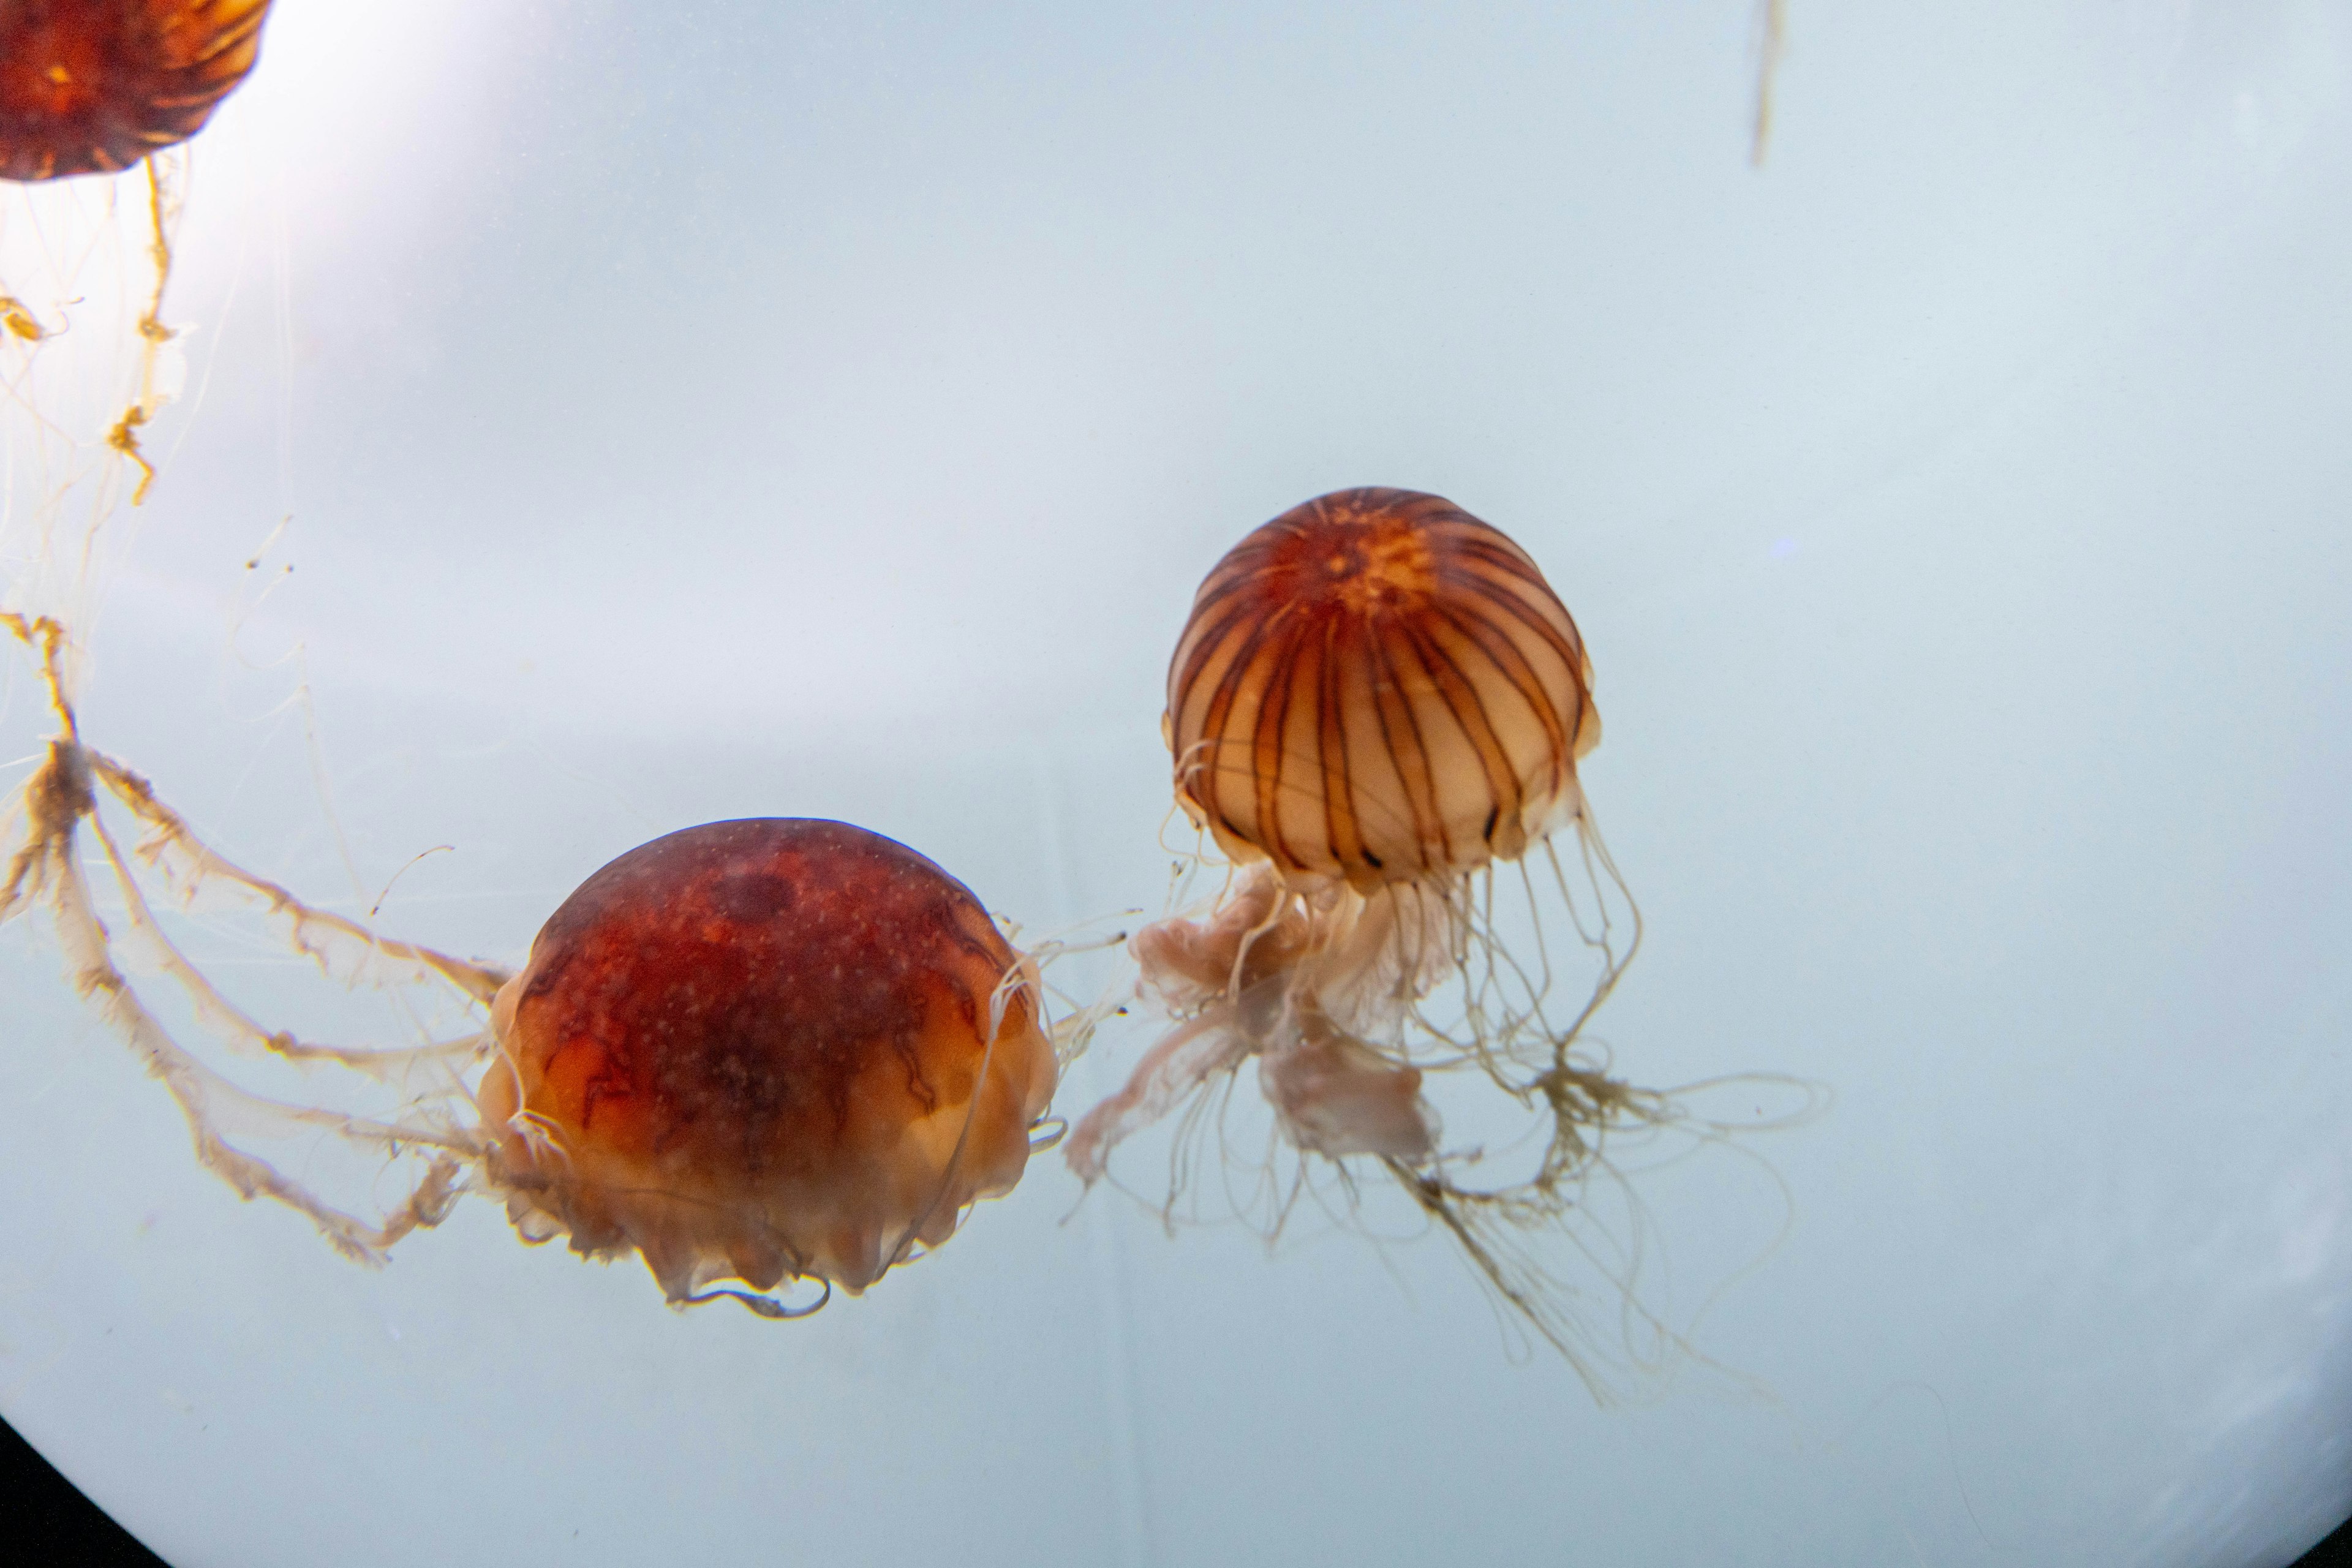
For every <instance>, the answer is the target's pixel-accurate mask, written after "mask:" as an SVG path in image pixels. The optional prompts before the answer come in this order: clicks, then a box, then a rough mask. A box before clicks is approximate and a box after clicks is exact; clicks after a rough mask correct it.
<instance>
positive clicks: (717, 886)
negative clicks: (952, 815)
mask: <svg viewBox="0 0 2352 1568" xmlns="http://www.w3.org/2000/svg"><path fill="white" fill-rule="evenodd" d="M1042 994H1043V983H1042V981H1041V980H1040V978H1039V976H1038V971H1037V965H1036V961H1035V959H1034V957H1030V956H1027V955H1024V954H1022V953H1019V952H1015V951H1014V950H1013V947H1012V946H1011V944H1010V943H1009V942H1007V941H1006V940H1005V937H1004V935H1003V932H1002V931H999V930H998V929H997V927H996V925H995V924H994V923H993V922H992V921H991V920H990V919H989V917H988V914H987V912H986V911H985V910H982V907H981V904H980V900H977V899H975V898H974V897H972V895H971V890H970V889H967V888H965V887H964V885H963V884H962V883H961V882H959V881H957V880H956V879H954V878H952V877H950V876H949V875H948V874H947V873H946V872H945V871H942V870H941V869H940V868H939V867H938V866H936V865H934V864H932V863H931V862H930V861H929V860H927V859H925V858H923V857H922V856H920V855H919V854H917V853H915V851H913V850H912V849H909V848H908V847H906V846H905V845H903V844H898V843H896V842H894V841H892V840H890V839H888V838H885V837H882V836H880V835H879V834H876V833H869V832H867V831H866V830H865V829H864V828H860V827H853V826H849V825H847V824H845V823H840V822H820V821H801V820H792V819H782V820H775V819H771V820H761V821H747V822H719V823H711V824H708V825H706V826H701V827H690V828H688V829H686V830H684V831H683V832H678V833H673V834H671V835H669V836H668V837H665V838H657V839H656V840H654V841H653V842H652V843H650V844H647V845H646V846H644V847H641V848H637V849H633V850H631V851H630V852H629V853H628V854H626V855H624V856H622V857H621V858H619V859H617V860H615V861H614V862H613V863H612V864H611V865H609V866H607V867H605V868H604V869H603V870H601V871H599V872H597V873H596V874H595V875H594V876H593V877H591V878H589V879H588V880H587V881H586V882H584V883H583V884H582V885H581V887H580V889H579V890H578V891H577V892H575V893H573V894H572V897H571V898H569V899H567V900H564V902H563V904H562V907H561V908H559V909H558V910H556V911H555V913H554V915H553V916H552V917H551V918H550V920H549V921H548V922H547V925H546V926H545V928H544V929H542V930H541V931H540V933H539V938H538V940H537V941H536V942H533V943H532V944H531V951H530V963H528V964H526V965H525V966H524V968H523V970H522V972H521V973H519V974H517V975H516V976H515V977H514V978H513V979H512V980H510V981H509V982H507V983H506V984H505V985H504V986H503V987H502V988H501V989H500V990H499V994H498V997H497V1002H496V1005H495V1006H494V1008H493V1010H492V1017H493V1020H494V1029H493V1037H494V1038H495V1039H496V1041H497V1055H496V1058H495V1059H494V1060H493V1061H492V1063H491V1065H490V1067H489V1069H488V1073H487V1074H486V1076H485V1078H484V1079H483V1080H482V1085H481V1090H480V1093H479V1095H478V1111H479V1116H480V1125H481V1127H482V1128H483V1129H485V1130H486V1132H487V1133H488V1136H489V1137H490V1139H491V1142H489V1143H488V1146H487V1148H486V1150H485V1159H484V1176H485V1179H486V1181H487V1182H488V1184H489V1186H490V1187H491V1188H492V1189H493V1190H494V1191H497V1192H499V1193H501V1194H504V1195H505V1197H506V1202H507V1212H508V1214H509V1217H511V1218H512V1220H513V1222H514V1225H515V1227H516V1228H517V1230H519V1231H520V1233H521V1234H522V1235H523V1236H524V1237H526V1238H529V1239H531V1240H543V1239H546V1238H549V1237H553V1236H556V1235H559V1234H565V1233H568V1234H569V1235H570V1237H571V1238H572V1247H573V1248H574V1249H576V1250H578V1251H580V1252H582V1253H584V1254H588V1255H590V1256H611V1255H614V1254H616V1253H625V1252H630V1251H634V1252H636V1253H638V1254H640V1255H641V1256H642V1257H643V1258H644V1259H645V1261H646V1267H647V1268H650V1269H651V1270H652V1271H653V1274H654V1277H655V1279H656V1280H658V1281H659V1282H660V1284H661V1286H662V1289H663V1290H664V1291H665V1292H666V1293H667V1296H668V1298H669V1300H672V1301H673V1302H679V1303H685V1302H692V1301H696V1300H702V1299H704V1298H705V1293H706V1290H707V1288H709V1286H710V1285H711V1284H712V1283H713V1282H714V1281H716V1280H720V1279H737V1280H741V1281H743V1282H744V1283H745V1284H746V1285H748V1286H750V1287H751V1289H754V1290H765V1289H772V1288H773V1287H774V1286H775V1285H776V1284H777V1283H778V1282H779V1281H780V1280H782V1279H784V1278H785V1277H787V1276H791V1277H793V1278H795V1279H816V1280H819V1281H821V1282H823V1283H824V1285H826V1286H837V1287H839V1288H840V1289H845V1290H847V1291H850V1292H852V1293H856V1292H857V1291H861V1290H863V1289H866V1287H867V1286H869V1285H871V1284H872V1283H873V1282H874V1281H875V1280H876V1279H879V1278H880V1277H881V1276H882V1274H883V1273H884V1271H886V1270H887V1269H888V1268H890V1267H891V1266H892V1265H894V1264H896V1263H898V1262H900V1261H902V1260H903V1259H905V1258H907V1257H908V1256H909V1254H910V1251H911V1249H912V1248H914V1247H918V1246H919V1247H925V1248H929V1247H937V1246H939V1245H940V1243H941V1242H943V1241H945V1240H946V1239H947V1238H948V1237H949V1236H950V1234H951V1233H952V1232H953V1231H954V1229H955V1228H956V1225H957V1223H958V1221H959V1219H960V1218H961V1215H963V1214H964V1213H965V1211H966V1210H968V1209H969V1208H970V1207H971V1205H972V1204H973V1202H974V1201H976V1200H977V1199H980V1198H983V1197H995V1196H999V1195H1001V1194H1005V1193H1008V1192H1010V1191H1012V1190H1013V1184H1015V1183H1017V1182H1018V1181H1019V1180H1020V1179H1021V1174H1022V1171H1023V1169H1024V1166H1025V1165H1026V1163H1027V1162H1028V1158H1029V1152H1030V1144H1031V1140H1032V1138H1033V1136H1037V1135H1038V1133H1037V1131H1036V1130H1037V1129H1039V1128H1040V1127H1041V1126H1042V1125H1044V1123H1045V1114H1046V1108H1047V1106H1048V1105H1049V1104H1050V1103H1051V1101H1052V1100H1053V1095H1054V1087H1055V1080H1056V1079H1057V1078H1058V1077H1059V1073H1060V1064H1059V1060H1058V1058H1057V1057H1056V1054H1055V1045H1054V1042H1053V1039H1052V1038H1051V1037H1050V1036H1049V1035H1048V1034H1047V1032H1046V1031H1045V1027H1044V1020H1043V1017H1042V1016H1041V1013H1040V1005H1039V1004H1040V997H1041V996H1042ZM727 1293H730V1294H738V1297H739V1299H741V1300H754V1299H753V1298H751V1297H750V1296H748V1295H742V1294H740V1293H738V1292H735V1291H733V1290H731V1289H730V1291H728V1292H727Z"/></svg>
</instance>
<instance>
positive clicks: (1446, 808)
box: [1162, 489, 1601, 889]
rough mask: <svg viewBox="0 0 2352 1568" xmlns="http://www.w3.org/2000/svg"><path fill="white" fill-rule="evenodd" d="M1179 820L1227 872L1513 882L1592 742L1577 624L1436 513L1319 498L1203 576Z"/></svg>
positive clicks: (1361, 883)
mask: <svg viewBox="0 0 2352 1568" xmlns="http://www.w3.org/2000/svg"><path fill="white" fill-rule="evenodd" d="M1162 723H1163V726H1164V728H1165V729H1166V731H1167V739H1168V745H1169V749H1170V751H1171V752H1173V754H1174V756H1175V761H1176V798H1177V802H1178V804H1180V805H1182V806H1183V808H1184V810H1185V812H1186V814H1187V815H1189V816H1191V817H1192V819H1193V820H1194V821H1195V822H1198V823H1200V824H1202V825H1203V826H1206V827H1207V828H1208V829H1209V831H1210V832H1211V833H1212V834H1213V836H1214V837H1215V838H1216V840H1217V843H1218V846H1219V847H1221V848H1223V850H1224V851H1225V852H1226V853H1227V854H1228V855H1231V856H1233V857H1234V858H1235V859H1237V860H1252V859H1257V858H1265V859H1268V860H1271V861H1272V862H1274V864H1275V866H1276V868H1277V869H1278V870H1280V871H1281V872H1283V873H1284V874H1285V875H1286V876H1290V877H1297V876H1306V877H1309V878H1312V877H1336V878H1339V879H1341V880H1344V881H1346V882H1347V883H1349V885H1350V886H1352V887H1355V888H1358V889H1370V888H1374V887H1378V886H1381V884H1384V883H1391V882H1412V881H1419V880H1423V879H1427V878H1430V877H1433V876H1438V877H1442V876H1444V875H1445V874H1447V873H1449V872H1457V871H1469V870H1475V869H1476V868H1478V867H1481V866H1483V865H1485V864H1486V862H1487V861H1489V860H1490V859H1504V860H1515V859H1517V858H1519V856H1520V855H1522V854H1523V853H1525V852H1526V850H1527V848H1528V845H1529V844H1530V843H1531V842H1534V841H1538V840H1540V839H1541V838H1543V837H1545V836H1546V835H1547V834H1549V832H1550V831H1551V830H1552V829H1553V828H1554V827H1556V826H1559V825H1561V824H1562V823H1564V822H1565V821H1567V820H1569V819H1570V818H1571V817H1573V816H1575V815H1576V813H1577V811H1578V810H1579V808H1580V805H1581V804H1582V797H1581V796H1580V795H1579V793H1578V791H1577V786H1576V761H1577V759H1578V758H1579V757H1581V756H1582V755H1584V753H1585V752H1590V751H1591V749H1592V748H1593V747H1594V746H1595V745H1597V744H1598V743H1599V742H1600V740H1601V718H1600V714H1599V713H1598V712H1597V711H1596V710H1594V708H1593V706H1592V665H1591V660H1590V659H1588V658H1586V657H1585V652H1584V644H1583V641H1582V639H1581V638H1580V637H1578V636H1577V631H1576V623H1575V622H1574V621H1572V620H1570V618H1569V614H1568V611H1567V609H1566V607H1565V606H1563V605H1561V604H1560V602H1559V597H1558V596H1557V595H1554V594H1553V593H1552V591H1551V588H1550V585H1549V584H1547V583H1545V581H1544V578H1543V574H1542V573H1541V572H1540V571H1538V569H1537V567H1536V563H1534V562H1533V561H1532V560H1530V559H1529V558H1528V553H1527V552H1526V551H1524V550H1521V549H1520V548H1519V547H1518V546H1517V544H1514V543H1513V542H1511V541H1510V540H1509V539H1507V538H1506V537H1505V536H1504V535H1503V534H1502V533H1501V531H1498V530H1496V529H1494V528H1491V527H1489V526H1487V525H1486V523H1484V522H1481V521H1478V520H1477V519H1476V518H1475V517H1473V516H1471V515H1470V514H1469V513H1468V512H1466V511H1464V510H1462V509H1461V508H1459V507H1457V506H1455V505H1454V504H1453V503H1452V502H1451V501H1448V500H1443V499H1441V498H1439V497H1437V496H1433V495H1423V494H1420V493H1418V492H1416V491H1412V490H1397V489H1352V490H1339V491H1335V492H1334V493H1332V494H1330V495H1327V496H1319V497H1318V498H1317V499H1315V500H1310V501H1308V502H1307V503H1306V504H1305V505H1303V506H1297V507H1294V508H1292V509H1291V510H1288V511H1286V512H1285V513H1283V514H1282V515H1281V516H1280V517H1277V518H1276V519H1275V520H1274V521H1271V522H1269V523H1267V524H1265V526H1264V527H1262V528H1260V529H1258V530H1257V531H1255V532H1254V533H1252V534H1250V536H1249V537H1248V538H1246V539H1244V540H1243V541H1242V542H1241V543H1239V544H1237V545H1235V546H1234V549H1233V550H1232V551H1231V552H1229V553H1228V554H1227V555H1226V556H1225V558H1224V559H1223V561H1221V562H1219V563H1217V565H1216V569H1215V570H1214V571H1213V572H1211V573H1210V574H1209V576H1208V580H1207V581H1206V582H1204V583H1202V584H1201V590H1200V593H1199V594H1198V595H1197V596H1196V597H1195V598H1194V600H1193V604H1192V620H1191V622H1190V623H1189V624H1188V625H1187V626H1185V628H1184V636H1183V638H1182V640H1181V641H1180V642H1179V643H1178V644H1177V647H1176V656H1175V658H1173V659H1172V660H1171V662H1170V666H1169V671H1168V711H1167V714H1166V717H1165V718H1164V719H1163V721H1162Z"/></svg>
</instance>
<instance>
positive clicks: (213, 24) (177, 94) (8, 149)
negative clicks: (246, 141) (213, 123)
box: [0, 0, 271, 181]
mask: <svg viewBox="0 0 2352 1568" xmlns="http://www.w3.org/2000/svg"><path fill="white" fill-rule="evenodd" d="M270 4H271V0H0V180H19V181H23V180H55V179H65V178H68V177H70V176H72V175H76V174H118V173H120V172H121V171H122V170H124V169H127V168H130V167H131V165H132V164H134V163H138V162H140V161H141V160H142V159H143V158H145V157H147V156H148V155H150V154H151V153H155V152H158V151H160V150H161V149H163V148H165V147H171V146H176V145H177V144H179V143H180V142H184V141H186V140H187V139H188V138H189V137H191V136H194V134H195V133H196V132H199V131H201V130H203V129H204V127H205V121H207V120H210V119H211V118H212V113H213V110H215V108H217V107H218V106H219V104H220V100H222V99H224V98H226V97H227V96H228V95H229V93H231V92H232V91H234V90H236V86H237V84H238V83H240V82H242V81H243V80H244V79H245V78H246V75H247V73H248V72H249V71H251V70H252V69H253V65H254V60H255V58H257V56H258V55H259V53H260V50H261V25H262V23H263V22H264V21H265V20H267V19H268V14H269V6H270Z"/></svg>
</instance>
